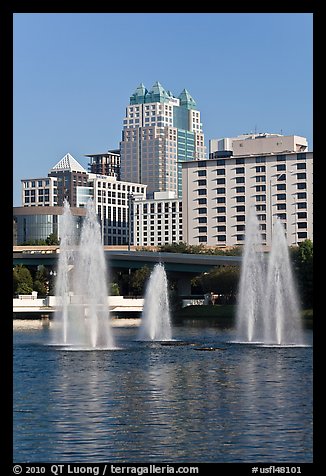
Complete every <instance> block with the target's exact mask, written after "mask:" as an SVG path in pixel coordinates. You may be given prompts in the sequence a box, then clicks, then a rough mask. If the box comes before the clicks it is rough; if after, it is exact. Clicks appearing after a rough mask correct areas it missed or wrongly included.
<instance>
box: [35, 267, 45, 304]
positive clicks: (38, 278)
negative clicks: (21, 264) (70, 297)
mask: <svg viewBox="0 0 326 476" xmlns="http://www.w3.org/2000/svg"><path fill="white" fill-rule="evenodd" d="M33 290H34V291H37V293H38V295H39V296H40V297H45V296H46V295H47V294H48V291H49V273H48V270H47V269H46V267H45V266H43V265H40V266H38V267H37V271H36V274H35V278H34V283H33Z"/></svg>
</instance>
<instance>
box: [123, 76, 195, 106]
mask: <svg viewBox="0 0 326 476" xmlns="http://www.w3.org/2000/svg"><path fill="white" fill-rule="evenodd" d="M172 97H174V96H173V94H172V93H171V91H167V90H166V89H164V88H163V86H162V84H161V83H160V82H159V81H156V82H155V83H154V84H153V86H152V89H151V90H150V91H148V90H147V89H146V88H145V86H144V84H143V83H140V85H139V86H138V87H137V88H136V90H135V92H134V93H133V94H132V95H131V96H130V104H131V105H132V104H144V103H152V102H166V101H168V100H169V99H170V98H172ZM178 99H179V100H180V106H184V107H186V108H187V109H195V108H196V102H195V100H194V99H193V97H192V96H191V95H190V94H189V92H188V91H187V90H186V89H184V90H183V91H182V92H181V94H180V96H179V97H178Z"/></svg>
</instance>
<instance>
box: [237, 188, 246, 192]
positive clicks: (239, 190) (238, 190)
mask: <svg viewBox="0 0 326 476" xmlns="http://www.w3.org/2000/svg"><path fill="white" fill-rule="evenodd" d="M235 191H236V193H245V191H246V190H245V187H236V188H235Z"/></svg>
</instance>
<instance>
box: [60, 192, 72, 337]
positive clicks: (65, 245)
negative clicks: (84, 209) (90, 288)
mask: <svg viewBox="0 0 326 476" xmlns="http://www.w3.org/2000/svg"><path fill="white" fill-rule="evenodd" d="M75 243H76V236H75V226H74V219H73V216H72V214H71V211H70V206H69V203H68V202H67V200H65V201H64V206H63V214H62V217H61V220H60V253H59V260H58V261H59V263H58V272H57V278H56V285H55V295H56V297H57V300H58V301H59V306H58V309H57V310H56V312H55V322H57V323H58V324H59V333H60V334H58V335H57V336H56V341H61V342H62V344H67V341H68V308H69V302H70V275H69V271H70V269H71V268H72V263H73V250H74V246H75Z"/></svg>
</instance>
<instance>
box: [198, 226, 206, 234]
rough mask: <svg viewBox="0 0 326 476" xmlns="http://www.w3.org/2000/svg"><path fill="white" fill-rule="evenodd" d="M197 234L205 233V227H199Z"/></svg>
mask: <svg viewBox="0 0 326 476" xmlns="http://www.w3.org/2000/svg"><path fill="white" fill-rule="evenodd" d="M198 233H207V226H199V227H198Z"/></svg>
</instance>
